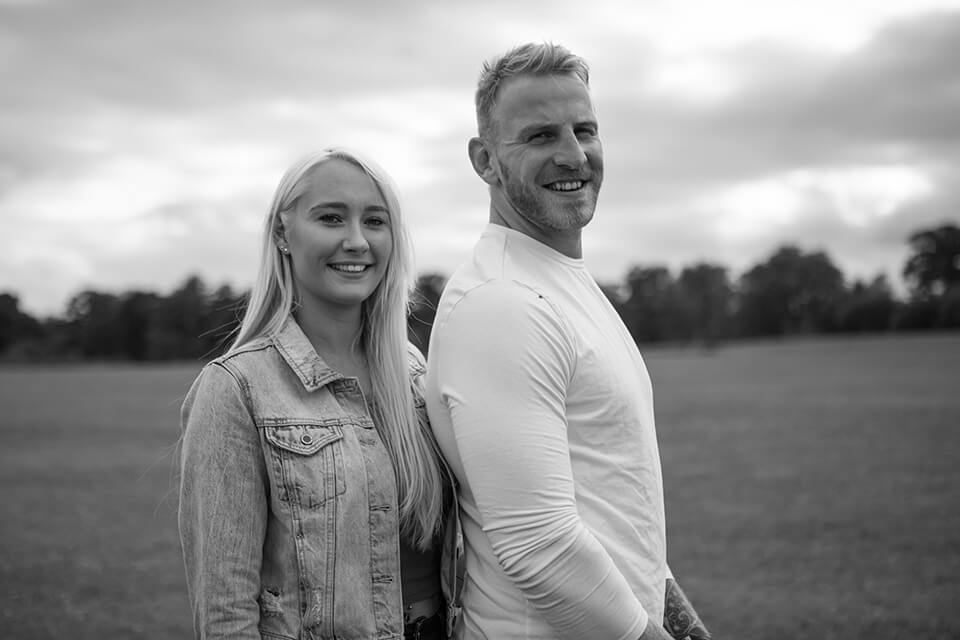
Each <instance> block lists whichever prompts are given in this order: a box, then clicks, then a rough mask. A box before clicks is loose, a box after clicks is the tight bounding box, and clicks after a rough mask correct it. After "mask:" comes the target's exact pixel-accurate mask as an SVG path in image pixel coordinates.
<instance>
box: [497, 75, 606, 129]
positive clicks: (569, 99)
mask: <svg viewBox="0 0 960 640" xmlns="http://www.w3.org/2000/svg"><path fill="white" fill-rule="evenodd" d="M493 119H494V120H495V121H498V123H499V124H500V125H501V126H505V127H507V128H514V127H516V126H526V125H527V124H530V123H534V122H539V121H543V122H544V124H549V123H551V122H557V123H560V122H567V121H573V122H581V121H596V114H595V112H594V108H593V101H592V99H591V98H590V90H589V89H588V88H587V86H586V85H585V84H583V81H581V80H580V79H579V78H577V77H576V76H573V75H560V76H532V75H528V76H519V77H516V78H511V79H509V80H508V81H506V82H505V83H504V84H503V86H502V87H501V88H500V92H499V95H498V96H497V101H496V105H495V107H494V110H493Z"/></svg>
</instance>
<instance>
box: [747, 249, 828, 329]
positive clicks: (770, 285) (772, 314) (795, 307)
mask: <svg viewBox="0 0 960 640" xmlns="http://www.w3.org/2000/svg"><path fill="white" fill-rule="evenodd" d="M843 293H844V284H843V273H841V271H840V270H839V269H837V267H835V266H834V265H833V262H831V260H830V258H829V257H827V255H826V254H825V253H823V252H820V251H817V252H811V253H804V252H803V251H801V250H800V249H798V248H796V247H792V246H785V247H782V248H780V249H779V250H778V251H777V252H776V253H774V254H773V255H772V256H771V257H770V258H769V259H768V260H767V261H766V262H764V263H761V264H758V265H757V266H755V267H753V268H752V269H750V270H749V271H747V272H746V273H745V274H744V275H743V276H742V277H741V278H740V311H739V327H740V330H741V331H742V332H743V333H744V335H774V336H779V335H786V334H794V333H815V332H820V331H829V330H832V329H834V328H835V326H836V321H835V316H836V312H837V304H838V302H839V301H840V300H841V299H842V297H843Z"/></svg>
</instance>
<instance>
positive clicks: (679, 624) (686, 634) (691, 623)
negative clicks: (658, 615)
mask: <svg viewBox="0 0 960 640" xmlns="http://www.w3.org/2000/svg"><path fill="white" fill-rule="evenodd" d="M664 604H665V607H664V611H663V626H664V627H665V628H666V629H667V631H669V632H670V635H671V636H673V637H674V638H676V640H686V639H687V638H689V639H690V640H710V639H711V637H712V636H711V635H710V632H709V631H707V628H706V626H704V624H703V622H702V621H701V620H700V616H698V615H697V612H696V610H694V608H693V605H692V604H690V600H689V599H688V598H687V595H686V594H685V593H684V592H683V590H682V589H681V588H680V585H679V584H677V581H676V580H674V579H673V578H667V589H666V596H665V603H664Z"/></svg>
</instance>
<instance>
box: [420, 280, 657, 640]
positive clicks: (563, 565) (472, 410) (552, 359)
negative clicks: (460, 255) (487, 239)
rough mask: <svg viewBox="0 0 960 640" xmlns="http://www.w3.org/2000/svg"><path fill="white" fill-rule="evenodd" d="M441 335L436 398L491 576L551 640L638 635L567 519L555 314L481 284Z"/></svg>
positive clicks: (581, 533) (631, 608)
mask: <svg viewBox="0 0 960 640" xmlns="http://www.w3.org/2000/svg"><path fill="white" fill-rule="evenodd" d="M442 335H443V339H442V342H441V343H440V347H439V348H438V349H437V350H436V355H432V357H435V358H437V359H438V361H437V362H435V364H436V366H437V367H438V369H437V371H438V380H439V385H440V387H439V392H440V398H441V400H442V401H443V402H444V403H445V404H446V407H447V409H448V411H449V412H450V418H451V421H452V425H453V433H454V438H455V441H456V447H457V451H458V453H459V456H460V458H461V462H462V465H463V469H464V481H465V484H466V485H467V486H468V489H469V491H470V493H471V494H472V495H473V498H474V500H475V501H476V504H477V508H478V510H479V513H480V518H481V520H482V527H483V531H484V532H485V534H486V535H487V537H488V539H489V541H490V544H491V546H492V548H493V551H494V554H495V555H496V557H497V560H498V561H499V563H500V565H501V567H502V568H503V571H504V572H505V573H506V574H507V576H508V577H509V578H510V579H511V580H512V581H513V582H514V583H515V584H516V585H517V587H518V588H519V589H520V590H521V591H522V592H523V593H524V595H525V596H526V598H527V599H528V601H529V602H530V603H531V605H532V606H533V607H535V608H536V609H537V610H538V611H539V612H540V613H541V615H542V616H543V617H544V619H545V620H547V622H548V623H549V624H550V625H551V626H552V627H553V628H554V629H555V630H556V632H557V633H558V634H559V636H560V637H562V638H577V639H579V638H630V639H635V638H637V637H639V636H640V635H641V634H642V633H643V630H644V628H645V627H646V625H647V617H648V616H647V613H646V611H645V610H644V609H643V606H642V605H641V604H640V602H639V600H638V599H637V598H636V596H635V595H634V594H633V592H632V590H631V589H630V586H629V584H628V583H627V581H626V579H625V578H624V577H623V575H622V574H621V573H620V572H619V571H618V570H617V568H616V567H615V566H614V564H613V561H612V559H611V558H610V556H609V555H608V554H607V552H606V550H605V549H604V548H603V547H602V546H601V545H600V543H599V542H598V541H597V539H596V538H595V537H594V535H593V534H592V533H591V532H590V531H589V530H588V529H587V528H586V527H585V525H584V523H583V522H582V521H581V519H580V516H579V513H578V511H577V505H576V498H575V490H574V481H573V473H572V470H571V466H570V454H569V446H568V442H567V424H566V411H565V405H566V389H567V386H568V384H569V382H570V380H571V378H572V377H573V374H574V370H575V367H576V349H575V343H574V341H573V338H572V337H571V334H570V332H569V331H568V330H567V329H566V327H565V325H564V322H563V318H562V316H561V315H560V314H559V313H558V312H557V311H556V310H555V309H554V308H553V307H551V305H550V304H549V302H548V301H547V300H546V299H544V298H543V297H542V296H539V295H538V294H537V293H536V292H534V291H532V290H530V289H528V288H526V287H524V286H522V285H520V284H517V283H506V282H505V283H488V284H486V285H483V286H482V287H479V288H478V289H474V290H473V291H471V292H470V293H469V294H468V295H467V296H466V297H465V298H463V299H462V300H461V301H460V302H459V303H458V304H457V305H456V306H455V307H454V308H453V310H452V311H451V312H450V314H449V315H448V317H447V319H446V321H445V323H444V327H443V331H442ZM431 353H432V354H433V352H431Z"/></svg>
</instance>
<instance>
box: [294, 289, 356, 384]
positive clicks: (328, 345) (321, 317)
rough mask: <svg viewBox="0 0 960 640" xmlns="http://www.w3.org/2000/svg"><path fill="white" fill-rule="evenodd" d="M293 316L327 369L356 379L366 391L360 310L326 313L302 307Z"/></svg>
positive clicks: (351, 309) (325, 311)
mask: <svg viewBox="0 0 960 640" xmlns="http://www.w3.org/2000/svg"><path fill="white" fill-rule="evenodd" d="M293 315H294V317H295V318H296V320H297V324H299V325H300V328H301V329H302V330H303V333H304V335H306V336H307V339H308V340H309V341H310V344H312V345H313V348H314V349H315V350H316V352H317V354H318V355H319V356H320V357H321V358H323V360H324V362H326V363H327V365H328V366H329V367H331V368H332V369H334V370H335V371H338V372H339V373H341V374H343V375H344V376H347V377H350V378H358V379H359V381H360V384H361V386H362V387H363V388H364V390H366V389H367V388H368V387H369V374H368V372H367V363H366V358H365V357H364V352H363V345H362V344H361V341H360V329H361V324H362V323H361V316H360V308H359V306H358V307H356V308H345V309H342V310H339V309H338V310H335V311H333V312H331V310H329V309H322V310H321V309H316V308H311V307H310V306H309V305H304V306H301V307H299V308H298V309H297V310H296V311H294V314H293Z"/></svg>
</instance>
